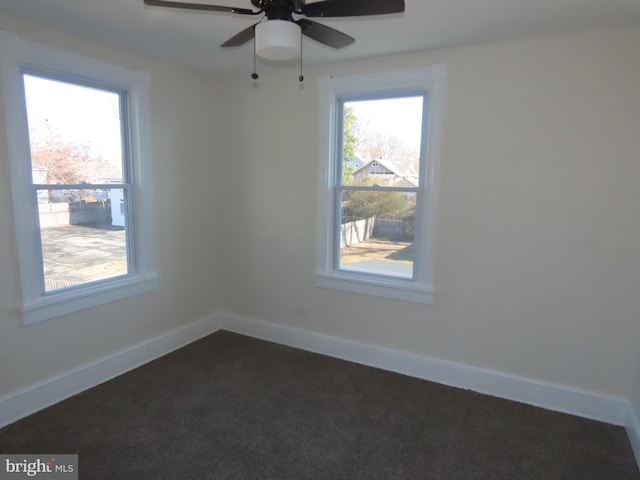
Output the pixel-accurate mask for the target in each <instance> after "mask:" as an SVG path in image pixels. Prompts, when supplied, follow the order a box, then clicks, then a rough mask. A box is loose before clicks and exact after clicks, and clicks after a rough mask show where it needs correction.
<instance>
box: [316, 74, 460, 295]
mask: <svg viewBox="0 0 640 480" xmlns="http://www.w3.org/2000/svg"><path fill="white" fill-rule="evenodd" d="M446 82H447V66H446V65H434V66H431V67H428V68H421V69H414V70H405V71H397V72H388V73H378V74H371V75H354V76H348V77H326V78H321V79H319V81H318V88H319V95H320V98H319V102H320V103H319V113H320V119H319V125H320V136H319V179H320V181H319V188H318V214H317V220H318V224H317V232H318V239H317V251H316V273H315V275H314V276H315V284H316V286H318V287H322V288H330V289H335V290H341V291H346V292H352V293H359V294H364V295H373V296H379V297H384V298H392V299H397V300H405V301H411V302H417V303H423V304H432V303H433V301H434V294H435V288H434V270H435V254H436V239H437V232H436V228H437V212H438V208H437V207H438V205H437V203H438V202H437V200H438V179H439V172H440V157H441V150H442V135H443V129H444V109H445V96H446ZM416 92H420V93H421V94H422V93H424V95H425V100H426V101H425V104H424V105H423V136H422V151H421V158H420V163H421V172H420V174H421V176H422V178H421V186H420V188H419V193H418V197H417V198H418V202H421V209H422V215H420V216H419V218H416V225H415V243H414V251H415V258H414V276H413V278H411V279H402V278H396V277H389V276H382V275H373V274H366V273H360V272H352V271H346V270H340V269H338V261H337V252H336V250H337V248H339V247H338V246H337V245H339V244H338V243H337V240H336V239H337V236H338V229H339V222H340V219H339V209H338V208H337V207H336V194H335V191H336V185H337V182H339V181H340V168H341V165H340V162H341V161H342V152H341V151H340V150H341V148H342V145H341V144H342V141H341V138H340V135H342V130H341V129H342V119H341V118H340V115H341V113H342V111H341V109H340V103H341V101H342V99H350V98H362V99H369V98H371V99H375V98H393V97H396V96H398V97H399V96H403V95H405V96H406V95H407V94H415V93H416ZM419 210H420V209H418V211H419Z"/></svg>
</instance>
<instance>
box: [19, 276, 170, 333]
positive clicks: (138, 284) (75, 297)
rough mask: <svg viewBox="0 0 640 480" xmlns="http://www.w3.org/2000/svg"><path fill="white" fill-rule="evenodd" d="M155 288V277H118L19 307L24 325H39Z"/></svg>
mask: <svg viewBox="0 0 640 480" xmlns="http://www.w3.org/2000/svg"><path fill="white" fill-rule="evenodd" d="M156 288H158V277H157V275H155V274H154V275H147V276H141V275H137V276H133V277H120V278H116V279H113V280H112V281H106V282H100V283H96V284H95V285H88V286H86V287H79V288H71V289H69V290H61V291H60V292H57V293H52V294H47V295H43V296H42V297H40V298H38V299H37V300H35V301H33V302H29V303H25V305H23V307H22V322H23V323H24V325H31V324H33V323H38V322H42V321H44V320H49V319H51V318H55V317H59V316H62V315H66V314H69V313H73V312H78V311H80V310H85V309H87V308H91V307H96V306H98V305H103V304H105V303H109V302H113V301H116V300H121V299H124V298H127V297H132V296H134V295H140V294H142V293H146V292H150V291H152V290H155V289H156Z"/></svg>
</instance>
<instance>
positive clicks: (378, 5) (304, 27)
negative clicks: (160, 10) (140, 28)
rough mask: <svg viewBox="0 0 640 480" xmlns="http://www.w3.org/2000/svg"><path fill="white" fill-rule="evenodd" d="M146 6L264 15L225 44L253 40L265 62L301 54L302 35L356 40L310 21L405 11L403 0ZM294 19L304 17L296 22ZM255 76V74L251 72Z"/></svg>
mask: <svg viewBox="0 0 640 480" xmlns="http://www.w3.org/2000/svg"><path fill="white" fill-rule="evenodd" d="M144 3H145V4H146V5H151V6H157V7H169V8H182V9H186V10H200V11H209V12H225V13H234V14H236V15H263V18H262V19H261V20H260V21H259V22H257V23H255V24H253V25H251V26H250V27H248V28H245V29H244V30H242V31H241V32H239V33H237V34H235V35H234V36H233V37H231V38H230V39H228V40H227V41H226V42H224V43H223V44H222V45H221V46H222V47H237V46H240V45H244V44H245V43H247V42H249V41H251V40H253V39H254V38H255V41H256V43H255V53H256V54H257V55H259V56H260V57H262V58H266V59H268V60H291V59H293V58H297V57H298V56H299V55H300V52H301V41H302V37H301V33H302V35H305V36H307V37H309V38H311V39H313V40H315V41H317V42H320V43H322V44H324V45H327V46H329V47H332V48H336V49H338V48H343V47H346V46H347V45H350V44H352V43H353V42H355V39H354V38H353V37H351V36H349V35H347V34H345V33H342V32H340V31H339V30H336V29H334V28H331V27H328V26H326V25H323V24H321V23H317V22H314V21H313V20H309V18H321V17H324V18H329V17H359V16H367V15H385V14H390V13H401V12H404V0H321V1H317V2H313V3H306V1H305V0H251V3H252V4H253V6H254V7H255V8H256V9H257V10H252V9H249V8H240V7H225V6H219V5H209V4H204V3H186V2H175V1H167V0H144ZM295 16H301V17H306V18H299V19H296V17H295ZM254 75H255V72H254Z"/></svg>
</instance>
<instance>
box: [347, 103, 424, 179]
mask: <svg viewBox="0 0 640 480" xmlns="http://www.w3.org/2000/svg"><path fill="white" fill-rule="evenodd" d="M422 105H423V97H422V96H416V97H402V98H389V99H378V100H365V101H362V100H359V101H347V102H345V103H344V107H343V118H344V122H343V142H342V145H343V152H342V162H343V164H342V183H343V184H344V185H379V186H395V187H411V188H415V187H418V186H419V182H420V149H421V142H422Z"/></svg>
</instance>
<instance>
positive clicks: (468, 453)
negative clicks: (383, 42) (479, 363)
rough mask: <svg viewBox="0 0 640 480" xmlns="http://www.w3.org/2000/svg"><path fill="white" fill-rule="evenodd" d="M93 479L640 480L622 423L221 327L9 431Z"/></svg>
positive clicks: (9, 444)
mask: <svg viewBox="0 0 640 480" xmlns="http://www.w3.org/2000/svg"><path fill="white" fill-rule="evenodd" d="M0 452H3V453H78V454H80V478H82V479H105V480H117V479H133V480H138V479H154V480H163V479H181V480H182V479H186V480H197V479H242V480H249V479H274V480H289V479H290V480H303V479H327V480H334V479H346V480H356V479H363V480H364V479H366V480H372V479H384V480H390V479H421V480H425V479H438V480H441V479H442V480H461V479H465V480H471V479H483V480H487V479H510V480H511V479H514V480H528V479H536V480H570V479H576V480H577V479H580V480H607V479H611V480H627V479H629V480H630V479H635V480H638V479H640V474H639V472H638V469H637V467H636V464H635V462H634V458H633V453H632V451H631V447H630V445H629V441H628V439H627V437H626V433H625V431H624V429H623V428H621V427H614V426H611V425H606V424H602V423H598V422H594V421H590V420H585V419H581V418H576V417H572V416H570V415H564V414H560V413H554V412H550V411H546V410H542V409H538V408H534V407H530V406H527V405H522V404H519V403H515V402H510V401H506V400H500V399H497V398H492V397H488V396H484V395H480V394H477V393H473V392H469V391H465V390H460V389H456V388H451V387H445V386H442V385H437V384H434V383H430V382H426V381H423V380H418V379H414V378H409V377H405V376H402V375H398V374H394V373H389V372H385V371H381V370H377V369H375V368H369V367H364V366H360V365H356V364H352V363H349V362H344V361H341V360H336V359H332V358H328V357H324V356H321V355H316V354H312V353H308V352H303V351H300V350H296V349H293V348H288V347H283V346H279V345H274V344H271V343H268V342H263V341H259V340H255V339H251V338H247V337H243V336H240V335H236V334H232V333H228V332H218V333H216V334H213V335H211V336H209V337H207V338H205V339H203V340H200V341H198V342H196V343H193V344H191V345H189V346H187V347H185V348H183V349H181V350H178V351H176V352H174V353H172V354H170V355H167V356H165V357H163V358H161V359H159V360H156V361H154V362H152V363H150V364H147V365H145V366H143V367H141V368H138V369H136V370H134V371H132V372H130V373H128V374H125V375H122V376H120V377H118V378H116V379H114V380H112V381H109V382H107V383H104V384H102V385H100V386H98V387H95V388H93V389H91V390H88V391H86V392H84V393H82V394H80V395H76V396H75V397H73V398H70V399H68V400H66V401H64V402H61V403H59V404H57V405H55V406H53V407H50V408H48V409H46V410H43V411H42V412H39V413H37V414H35V415H32V416H30V417H28V418H26V419H23V420H21V421H19V422H17V423H14V424H13V425H10V426H8V427H5V428H4V429H2V430H0Z"/></svg>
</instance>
